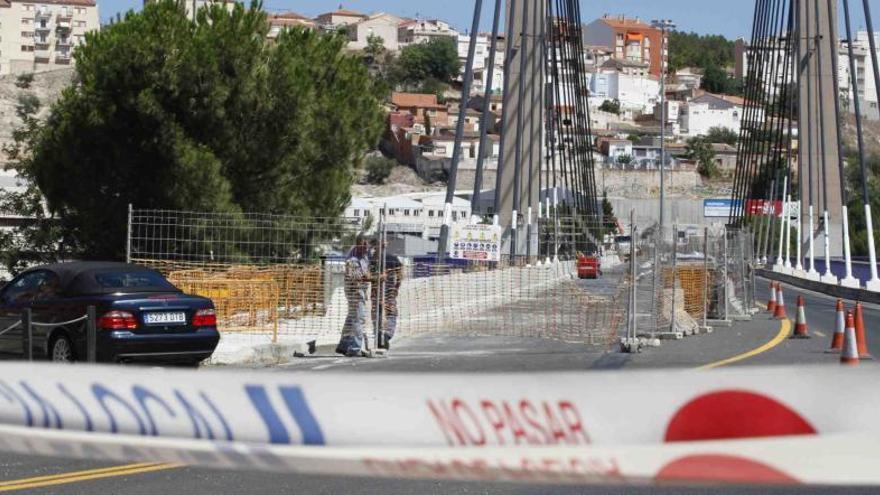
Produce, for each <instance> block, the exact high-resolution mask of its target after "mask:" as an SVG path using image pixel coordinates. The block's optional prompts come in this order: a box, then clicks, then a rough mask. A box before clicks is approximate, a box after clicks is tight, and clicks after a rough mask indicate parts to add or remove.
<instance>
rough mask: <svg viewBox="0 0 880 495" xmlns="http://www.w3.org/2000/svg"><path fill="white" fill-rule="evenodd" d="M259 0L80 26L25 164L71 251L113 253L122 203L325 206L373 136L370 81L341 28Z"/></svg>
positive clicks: (335, 205)
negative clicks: (288, 15)
mask: <svg viewBox="0 0 880 495" xmlns="http://www.w3.org/2000/svg"><path fill="white" fill-rule="evenodd" d="M267 30H268V24H267V22H266V15H265V13H264V12H263V11H262V10H261V5H260V3H258V2H257V3H252V4H251V6H250V7H249V8H245V7H243V6H242V5H240V4H236V5H235V7H234V8H233V9H232V10H231V11H227V10H226V8H225V7H223V6H219V5H217V6H213V7H211V8H206V9H202V10H201V11H200V12H199V13H198V15H197V16H196V19H195V21H190V20H189V19H187V17H186V15H185V12H184V10H183V6H182V5H181V4H178V3H176V2H173V1H171V0H163V1H160V2H158V3H148V4H147V5H146V6H145V7H144V9H143V10H142V11H141V12H139V13H133V12H129V13H128V14H126V16H125V17H124V19H122V20H121V21H119V22H116V23H114V24H112V25H110V26H108V27H106V28H105V29H102V30H100V31H95V32H92V33H90V34H87V35H86V42H85V43H84V44H83V45H82V46H80V47H78V48H77V50H76V52H75V55H74V56H75V58H76V81H77V82H76V84H74V85H72V86H71V87H69V88H67V89H66V90H65V91H64V93H63V95H62V97H61V98H60V99H59V101H58V102H57V103H56V105H55V106H54V107H53V109H52V112H51V115H50V116H49V118H48V120H47V121H46V123H45V126H44V127H43V128H42V129H41V130H40V132H39V137H38V139H36V141H35V142H34V143H33V160H32V163H31V164H30V165H31V167H32V172H33V177H34V179H35V181H36V184H37V186H38V187H39V189H40V191H41V192H42V193H43V194H44V195H45V197H46V199H47V201H48V206H49V209H50V211H51V212H53V213H54V214H56V215H58V216H59V217H61V218H63V219H64V221H65V223H66V224H67V225H69V227H70V230H71V235H72V236H73V238H74V239H75V240H76V245H77V246H78V247H80V248H81V249H82V251H81V256H84V257H89V258H118V257H119V256H120V255H121V253H122V251H123V247H124V238H125V226H126V218H125V212H126V205H127V204H128V203H132V204H134V205H136V206H137V207H140V208H163V209H190V210H208V211H260V212H272V213H279V214H292V215H301V216H321V217H334V216H337V215H338V214H339V213H340V212H342V211H343V208H344V206H345V204H346V203H347V202H348V200H349V187H350V185H351V183H352V180H353V177H354V168H355V167H357V166H359V164H360V162H361V161H362V160H363V156H364V154H365V153H366V151H367V150H368V149H370V148H372V147H374V146H375V144H376V142H377V141H378V137H379V134H380V132H381V126H382V117H381V110H380V105H379V99H378V97H377V96H378V91H379V90H378V88H377V86H376V84H375V83H374V82H373V81H372V79H371V78H370V77H369V74H368V71H367V68H366V67H365V66H364V64H363V62H362V60H361V59H360V58H359V57H357V56H356V55H351V54H347V53H346V52H345V51H344V48H345V45H346V39H345V38H344V37H343V36H340V35H338V34H323V33H320V32H317V31H314V30H306V29H297V28H294V29H289V30H285V31H283V32H282V33H281V34H280V35H279V36H278V38H277V39H276V42H275V43H266V42H265V39H266V33H267Z"/></svg>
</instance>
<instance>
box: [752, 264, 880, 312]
mask: <svg viewBox="0 0 880 495" xmlns="http://www.w3.org/2000/svg"><path fill="white" fill-rule="evenodd" d="M755 273H757V274H758V276H760V277H764V278H767V279H770V280H775V281H777V282H783V283H785V284H788V285H793V286H795V287H799V288H801V289H806V290H809V291H813V292H819V293H822V294H827V295H829V296H834V297H839V298H841V299H847V300H851V301H860V302H866V303H872V304H880V293H877V292H870V291H868V290H865V289H852V288H849V287H842V286H840V285H831V284H826V283H823V282H816V281H813V280H805V279H802V278H798V277H795V276H792V275H786V274H784V273H777V272H774V271H771V270H765V269H760V268H759V269H758V270H756V271H755Z"/></svg>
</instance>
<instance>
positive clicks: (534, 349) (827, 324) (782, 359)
mask: <svg viewBox="0 0 880 495" xmlns="http://www.w3.org/2000/svg"><path fill="white" fill-rule="evenodd" d="M766 287H767V283H766V281H762V282H760V284H759V290H758V300H760V301H765V300H767V299H768V297H767V296H768V291H767V288H766ZM798 293H802V294H803V295H804V297H805V298H806V302H807V311H806V312H807V318H808V323H809V324H810V329H811V332H812V334H813V338H812V339H809V340H789V339H787V338H786V337H787V336H785V335H781V334H780V330H781V328H782V326H781V324H780V322H778V321H776V320H773V319H772V318H770V316H769V315H768V314H766V312H762V313H759V314H758V315H757V316H756V317H755V319H754V320H752V321H750V322H741V323H737V324H735V325H734V326H732V327H730V328H717V329H716V330H715V331H714V332H713V333H712V334H709V335H700V336H695V337H690V338H686V339H684V340H682V341H664V343H663V345H662V346H661V347H660V348H656V349H646V350H645V351H644V352H643V353H641V354H633V355H630V354H620V353H617V352H615V351H614V350H610V349H608V350H606V349H600V348H596V347H590V346H585V345H583V344H571V343H562V342H555V341H549V340H542V339H534V338H516V337H498V338H485V337H484V338H473V337H471V338H462V337H419V338H413V339H401V340H399V341H396V342H395V345H394V348H393V349H392V351H393V352H392V354H391V356H389V357H388V358H385V359H344V358H340V357H336V356H332V355H319V356H312V357H308V358H303V359H301V360H298V361H296V362H294V363H292V364H290V365H287V366H283V367H278V368H273V369H271V370H267V371H266V372H273V373H297V374H299V373H326V372H334V373H351V372H355V373H372V372H391V373H429V372H459V373H481V372H511V373H513V372H526V373H528V372H539V371H564V370H565V371H570V370H617V369H658V368H700V367H705V366H707V365H709V366H712V365H715V366H755V365H787V364H817V365H827V366H836V365H837V360H838V357H837V356H836V355H832V354H826V353H825V352H824V350H825V349H826V348H827V347H828V345H829V343H830V339H831V333H832V332H833V329H834V326H833V325H834V323H835V321H836V320H835V318H836V316H835V313H834V309H835V305H836V300H835V299H833V298H828V297H825V296H822V295H818V294H811V293H805V292H800V291H797V290H794V289H792V288H790V287H787V288H786V298H787V299H786V302H787V303H788V307H789V316H790V317H793V316H794V315H795V313H794V309H795V308H794V304H793V303H794V301H795V298H796V295H797V294H798ZM865 319H866V327H867V335H868V343H869V349H870V350H871V351H872V353H873V354H874V355H877V356H880V308H878V307H876V306H873V305H868V306H866V308H865ZM864 365H866V366H874V365H875V364H874V363H865V364H864ZM201 372H210V370H204V371H201ZM341 407H344V404H343V403H341ZM0 480H2V481H0V491H33V492H34V493H58V494H89V495H91V494H93V493H125V494H127V495H137V494H145V495H146V494H150V495H153V494H156V493H163V494H174V493H186V494H188V495H199V494H211V495H216V494H218V493H293V492H297V493H313V494H324V493H326V494H332V493H352V494H382V495H396V494H410V493H421V494H424V495H428V494H435V493H436V494H473V493H485V494H496V493H497V494H502V493H505V494H506V493H510V494H520V493H521V494H526V493H552V494H568V493H572V494H574V493H578V494H637V495H641V494H646V495H647V494H657V495H671V494H683V495H691V494H693V495H697V494H717V493H724V494H736V495H750V494H786V495H788V494H792V495H794V494H813V493H815V494H820V493H821V494H825V493H834V494H861V493H865V494H868V493H876V490H875V489H873V488H871V489H868V488H865V489H858V488H852V489H839V488H834V489H822V488H816V489H804V488H776V489H770V488H730V489H727V488H725V489H718V488H706V487H692V488H678V487H604V486H603V487H595V488H590V487H548V486H523V485H507V484H491V483H489V484H487V483H477V484H470V483H447V482H432V481H396V480H373V479H357V478H347V477H343V476H339V477H326V476H292V475H282V474H267V473H250V472H223V471H211V470H206V469H194V468H170V469H166V468H165V467H164V466H152V465H146V466H140V465H136V466H133V465H122V466H120V465H118V464H113V463H98V462H90V461H73V460H68V459H51V458H42V457H23V456H16V455H9V454H0Z"/></svg>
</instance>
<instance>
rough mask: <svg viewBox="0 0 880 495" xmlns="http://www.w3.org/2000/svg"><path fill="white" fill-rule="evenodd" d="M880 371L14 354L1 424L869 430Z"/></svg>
mask: <svg viewBox="0 0 880 495" xmlns="http://www.w3.org/2000/svg"><path fill="white" fill-rule="evenodd" d="M875 380H876V372H875V371H874V370H872V369H870V368H861V369H837V368H834V369H828V368H811V367H799V368H766V369H761V368H749V369H731V370H717V371H713V372H709V373H707V372H700V373H695V372H690V371H662V372H656V371H655V372H626V373H590V374H584V373H543V374H528V375H526V374H522V375H520V374H504V375H493V374H485V375H484V374H478V375H473V374H471V375H464V374H441V375H431V374H419V375H383V374H336V375H333V374H315V373H310V374H297V373H286V374H280V373H265V372H264V373H259V372H245V371H235V372H231V371H210V372H195V371H181V370H161V369H136V368H121V367H100V366H59V365H51V364H17V363H4V364H0V424H4V425H9V426H15V427H22V426H25V427H30V428H31V429H30V430H25V431H28V432H32V433H33V434H36V433H37V432H38V430H37V429H45V430H66V431H65V432H64V433H65V434H68V433H69V434H73V432H77V431H78V432H85V435H83V436H81V438H98V437H99V436H101V437H103V436H105V435H98V434H109V435H106V436H108V437H110V438H112V435H119V438H120V439H122V438H129V436H132V435H133V436H136V437H137V438H139V439H140V440H138V441H136V442H135V445H139V444H140V443H139V442H141V441H142V440H144V437H162V438H163V439H176V440H177V441H180V442H182V443H181V445H184V446H189V445H192V446H196V445H200V446H201V447H198V448H206V449H209V450H210V449H212V448H214V447H212V443H214V444H217V445H222V444H221V443H218V442H223V443H235V444H237V445H238V444H241V445H250V446H260V448H263V449H265V448H271V449H274V448H275V447H277V446H281V445H307V446H333V447H350V448H358V447H362V448H370V449H371V450H370V452H372V451H373V450H372V449H376V448H382V447H400V448H417V449H423V448H430V447H433V448H440V449H442V448H455V450H452V451H442V452H451V453H449V454H442V455H448V456H449V457H446V458H447V459H453V458H454V457H453V456H454V455H459V454H458V453H459V452H467V453H469V454H468V455H471V454H473V452H471V450H473V451H474V452H477V451H479V452H483V451H484V450H485V452H490V450H488V449H491V448H495V447H501V448H504V447H533V448H534V447H543V448H550V449H552V448H554V447H555V448H563V447H569V448H570V447H585V446H588V445H593V446H596V447H599V446H603V445H610V446H614V448H618V447H619V446H625V445H654V446H655V447H661V446H660V445H659V444H662V443H668V442H687V441H697V440H711V439H736V438H753V437H768V436H785V435H815V434H822V435H830V434H846V433H854V434H859V435H861V437H866V436H867V435H868V434H872V435H873V434H875V433H877V434H880V424H878V422H877V421H876V418H877V416H878V413H880V391H877V390H876V387H874V386H873V383H874V381H875ZM840 404H845V405H846V407H845V410H841V407H840V406H839V405H840ZM364 418H368V419H369V421H368V422H367V423H366V424H369V427H364V424H365V422H364V421H363V420H364ZM44 433H46V432H44ZM55 433H58V432H55ZM78 438H80V437H78ZM153 440H157V439H153ZM193 440H202V442H193ZM812 440H816V439H812ZM126 441H127V440H126ZM169 441H171V440H169ZM858 444H859V445H863V444H864V442H858ZM464 447H470V448H472V449H462V448H464ZM193 448H197V447H193ZM591 448H592V447H591ZM621 448H622V447H621ZM661 450H662V449H661ZM590 451H591V450H587V451H585V452H590ZM291 452H293V453H294V454H296V452H298V451H296V450H293V451H291ZM304 452H305V451H304ZM307 452H309V455H316V454H313V452H316V450H308V451H307ZM343 452H348V451H343ZM432 452H433V451H432ZM491 452H496V451H494V450H493V451H491ZM498 452H508V454H506V455H510V456H514V457H515V456H516V455H518V454H517V452H518V451H517V450H516V449H510V450H509V451H504V450H501V451H498ZM551 452H555V451H554V450H551ZM627 453H628V452H627ZM438 455H440V454H438ZM810 455H812V452H811V453H810ZM477 458H478V457H477Z"/></svg>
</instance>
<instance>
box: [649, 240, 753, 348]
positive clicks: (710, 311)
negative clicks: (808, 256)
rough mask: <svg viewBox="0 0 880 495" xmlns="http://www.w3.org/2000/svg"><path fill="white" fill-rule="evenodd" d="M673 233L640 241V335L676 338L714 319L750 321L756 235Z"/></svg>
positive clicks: (700, 327)
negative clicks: (744, 319)
mask: <svg viewBox="0 0 880 495" xmlns="http://www.w3.org/2000/svg"><path fill="white" fill-rule="evenodd" d="M673 232H674V234H673V233H667V234H666V235H662V234H661V233H660V232H659V231H658V230H657V229H656V228H655V229H651V230H648V231H646V233H645V234H643V235H641V236H640V238H639V239H638V247H637V248H636V250H635V256H636V257H637V263H636V265H637V266H638V270H637V272H638V277H637V281H636V291H635V294H636V298H637V301H638V303H637V310H636V315H637V318H636V328H637V332H636V333H637V334H638V336H640V337H649V338H675V339H678V338H682V337H684V336H687V335H692V334H696V333H699V332H700V331H701V330H702V329H704V328H706V327H707V326H708V325H709V324H710V323H711V322H713V321H715V320H727V319H729V318H749V317H750V316H751V315H752V308H753V306H754V300H753V299H754V295H753V294H754V270H753V266H752V263H751V260H752V259H753V258H754V256H755V252H754V236H753V235H752V234H751V233H749V232H746V231H739V230H730V231H728V230H726V229H720V230H710V229H704V230H703V231H702V232H697V231H684V230H679V229H678V228H675V227H673Z"/></svg>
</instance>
